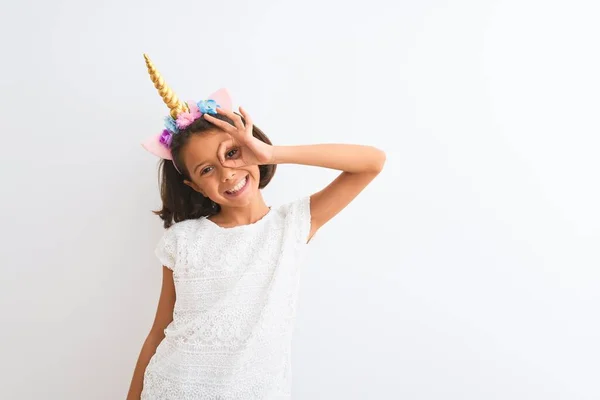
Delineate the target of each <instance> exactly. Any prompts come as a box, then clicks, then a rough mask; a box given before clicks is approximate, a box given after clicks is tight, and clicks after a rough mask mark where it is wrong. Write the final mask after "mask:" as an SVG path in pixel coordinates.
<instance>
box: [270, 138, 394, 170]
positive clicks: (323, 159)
mask: <svg viewBox="0 0 600 400" xmlns="http://www.w3.org/2000/svg"><path fill="white" fill-rule="evenodd" d="M384 163H385V153H384V152H383V151H381V150H379V149H377V148H375V147H372V146H362V145H357V144H312V145H302V146H273V158H272V162H271V163H270V164H302V165H312V166H315V167H323V168H331V169H337V170H340V171H345V172H352V173H360V172H379V171H381V169H382V168H383V164H384Z"/></svg>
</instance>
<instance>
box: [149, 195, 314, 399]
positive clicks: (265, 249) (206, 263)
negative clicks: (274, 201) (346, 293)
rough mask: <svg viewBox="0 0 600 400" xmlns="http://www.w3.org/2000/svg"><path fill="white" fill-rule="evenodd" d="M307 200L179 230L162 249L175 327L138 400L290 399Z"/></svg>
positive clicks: (168, 333) (169, 234)
mask: <svg viewBox="0 0 600 400" xmlns="http://www.w3.org/2000/svg"><path fill="white" fill-rule="evenodd" d="M309 232H310V197H309V196H306V197H302V198H300V199H298V200H296V201H293V202H290V203H287V204H285V205H283V206H280V207H278V208H275V209H271V210H270V211H269V213H267V214H266V215H265V216H264V217H263V218H262V219H260V220H259V221H257V222H255V223H254V224H249V225H241V226H237V227H233V228H223V227H220V226H218V225H216V224H215V223H214V222H212V221H210V220H208V219H206V218H199V219H195V220H187V221H182V222H179V223H176V224H174V225H173V226H171V227H170V228H169V229H167V230H166V231H165V233H164V235H163V237H162V238H161V239H160V241H159V243H158V246H157V248H156V255H157V257H158V258H159V260H160V261H161V263H162V264H163V265H165V266H166V267H168V268H170V269H171V270H173V280H174V282H175V291H176V303H175V308H174V311H173V321H172V322H171V323H170V324H169V326H167V328H166V329H165V338H164V339H163V341H162V342H161V343H160V344H159V346H158V347H157V349H156V353H155V354H154V356H153V357H152V358H151V360H150V362H149V364H148V366H147V368H146V371H145V373H144V386H143V391H142V396H141V399H142V400H159V399H160V400H167V399H168V400H171V399H173V400H174V399H177V400H188V399H190V400H191V399H210V400H217V399H218V400H230V399H231V400H242V399H243V400H252V399H291V377H292V376H291V342H292V333H293V326H294V320H295V310H296V302H297V298H298V288H299V276H300V274H299V273H300V270H301V265H302V260H303V255H304V254H305V251H304V250H305V248H306V246H307V245H306V241H307V239H308V234H309Z"/></svg>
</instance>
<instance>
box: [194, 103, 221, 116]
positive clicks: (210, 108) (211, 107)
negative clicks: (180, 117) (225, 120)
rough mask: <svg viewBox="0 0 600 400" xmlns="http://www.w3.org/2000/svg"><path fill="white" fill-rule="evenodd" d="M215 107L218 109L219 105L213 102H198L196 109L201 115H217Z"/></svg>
mask: <svg viewBox="0 0 600 400" xmlns="http://www.w3.org/2000/svg"><path fill="white" fill-rule="evenodd" d="M217 107H219V105H218V104H217V102H216V101H214V100H200V101H199V102H198V108H199V109H200V112H201V113H202V114H212V115H215V114H216V113H217Z"/></svg>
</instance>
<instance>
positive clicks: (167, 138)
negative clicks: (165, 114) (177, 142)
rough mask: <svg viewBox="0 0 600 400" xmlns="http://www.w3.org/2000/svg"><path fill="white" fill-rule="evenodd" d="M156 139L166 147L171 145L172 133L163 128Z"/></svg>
mask: <svg viewBox="0 0 600 400" xmlns="http://www.w3.org/2000/svg"><path fill="white" fill-rule="evenodd" d="M158 140H159V142H160V143H162V144H163V145H164V146H165V147H166V148H167V149H168V148H170V147H171V142H172V141H173V134H172V133H171V132H169V131H168V130H166V129H163V131H162V133H161V134H160V138H159V139H158Z"/></svg>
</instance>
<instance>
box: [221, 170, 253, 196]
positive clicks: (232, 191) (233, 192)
mask: <svg viewBox="0 0 600 400" xmlns="http://www.w3.org/2000/svg"><path fill="white" fill-rule="evenodd" d="M247 184H248V175H246V176H245V177H244V178H242V180H241V181H239V182H238V183H237V184H236V185H235V186H234V187H232V188H231V189H229V190H226V191H225V193H227V194H228V195H236V194H238V193H240V192H241V191H243V190H244V189H245V188H246V185H247Z"/></svg>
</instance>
